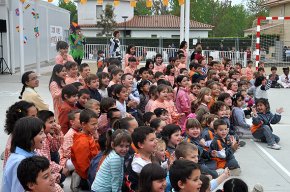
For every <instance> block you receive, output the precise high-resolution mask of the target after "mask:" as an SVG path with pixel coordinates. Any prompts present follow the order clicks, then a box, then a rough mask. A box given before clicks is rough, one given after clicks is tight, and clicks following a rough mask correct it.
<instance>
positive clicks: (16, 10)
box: [15, 8, 19, 16]
mask: <svg viewBox="0 0 290 192" xmlns="http://www.w3.org/2000/svg"><path fill="white" fill-rule="evenodd" d="M15 14H16V16H19V9H18V8H17V9H15Z"/></svg>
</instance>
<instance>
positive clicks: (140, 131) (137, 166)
mask: <svg viewBox="0 0 290 192" xmlns="http://www.w3.org/2000/svg"><path fill="white" fill-rule="evenodd" d="M132 141H133V144H134V146H135V147H136V148H137V150H138V153H136V154H135V155H134V157H133V160H132V163H131V164H129V166H128V168H127V174H126V175H127V176H125V178H127V181H126V182H125V183H126V186H125V187H127V188H128V189H131V190H137V189H138V179H139V174H140V172H141V170H142V168H143V167H144V166H145V165H147V164H149V163H151V162H152V155H153V153H154V151H155V148H156V135H155V131H154V129H152V128H151V127H148V126H140V127H138V128H136V129H135V130H134V132H133V133H132Z"/></svg>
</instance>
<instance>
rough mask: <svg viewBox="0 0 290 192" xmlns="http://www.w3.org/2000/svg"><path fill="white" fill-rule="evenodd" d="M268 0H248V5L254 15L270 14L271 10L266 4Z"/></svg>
mask: <svg viewBox="0 0 290 192" xmlns="http://www.w3.org/2000/svg"><path fill="white" fill-rule="evenodd" d="M265 2H266V0H247V7H248V10H249V12H251V13H252V14H253V16H255V17H258V16H268V15H269V10H268V9H267V8H266V7H265V6H264V3H265Z"/></svg>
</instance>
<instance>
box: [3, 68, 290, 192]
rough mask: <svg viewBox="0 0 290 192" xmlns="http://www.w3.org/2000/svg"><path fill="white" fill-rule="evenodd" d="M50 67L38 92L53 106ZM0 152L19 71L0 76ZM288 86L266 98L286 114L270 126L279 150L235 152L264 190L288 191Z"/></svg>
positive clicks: (253, 146)
mask: <svg viewBox="0 0 290 192" xmlns="http://www.w3.org/2000/svg"><path fill="white" fill-rule="evenodd" d="M51 69H52V68H51V67H49V68H44V69H42V73H43V74H45V75H42V76H41V77H40V78H39V79H40V86H39V88H38V89H37V91H38V92H39V93H40V95H41V96H42V97H43V99H44V100H45V101H47V103H49V104H50V108H51V109H52V99H51V96H50V93H49V91H48V82H49V78H50V75H49V74H47V71H49V70H51ZM0 87H1V88H0V106H1V107H0V127H2V128H3V129H2V131H0V152H2V151H3V150H4V148H5V144H6V140H7V137H8V136H7V135H6V134H5V133H4V131H3V130H4V124H5V111H6V109H7V108H8V107H9V106H10V105H12V104H13V103H14V102H15V101H18V96H19V92H20V90H21V88H22V85H21V83H20V76H19V74H14V75H0ZM289 97H290V89H275V90H274V89H271V90H270V91H269V100H270V103H271V107H272V109H275V108H277V107H281V106H282V107H284V109H285V113H284V115H283V116H282V121H281V123H280V124H278V125H275V126H273V128H274V132H275V133H276V134H277V135H279V136H280V138H281V143H280V145H281V146H282V149H281V150H279V151H275V150H272V149H268V148H267V147H266V144H263V143H256V142H253V141H252V140H245V141H246V143H247V145H246V146H245V147H243V148H240V150H238V152H237V153H236V158H237V159H238V161H239V163H240V165H241V169H242V174H241V176H240V177H241V178H242V179H244V180H245V181H246V182H247V183H248V185H249V186H250V188H252V187H253V186H254V184H256V183H261V184H262V185H263V186H264V189H265V191H277V192H289V191H290V190H289V189H290V163H289V162H290V155H289V154H290V142H289V140H290V139H289V138H290V100H289ZM2 167H3V161H1V165H0V179H1V180H0V181H2V175H3V173H2V172H3V170H2ZM69 181H70V180H69V179H68V180H67V181H66V182H65V185H66V186H65V191H66V192H69V191H70V190H69Z"/></svg>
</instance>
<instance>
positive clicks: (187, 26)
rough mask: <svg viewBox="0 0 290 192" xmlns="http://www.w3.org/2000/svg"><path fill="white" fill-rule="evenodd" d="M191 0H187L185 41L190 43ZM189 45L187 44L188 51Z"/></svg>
mask: <svg viewBox="0 0 290 192" xmlns="http://www.w3.org/2000/svg"><path fill="white" fill-rule="evenodd" d="M189 24H190V0H185V35H184V38H185V41H186V42H187V45H189ZM188 48H189V46H187V51H188Z"/></svg>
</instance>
